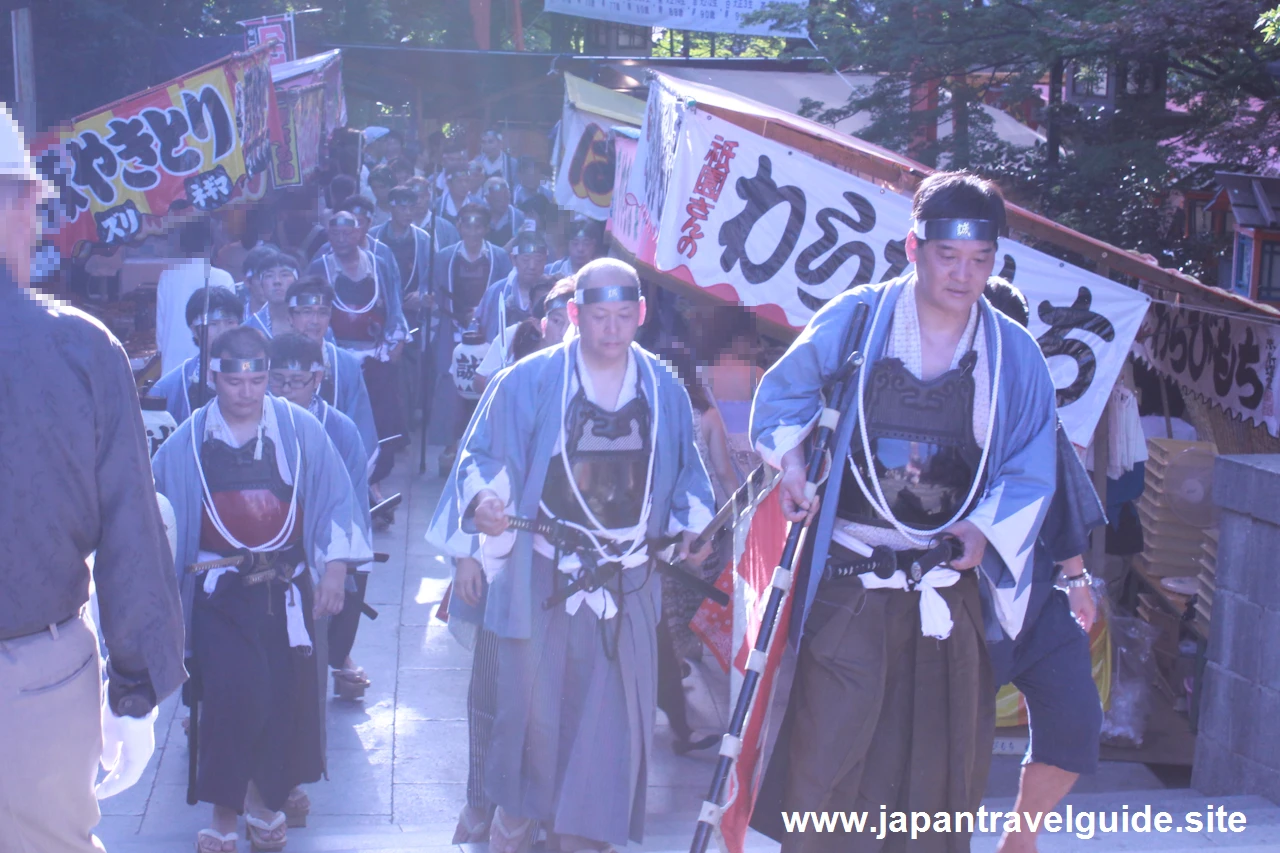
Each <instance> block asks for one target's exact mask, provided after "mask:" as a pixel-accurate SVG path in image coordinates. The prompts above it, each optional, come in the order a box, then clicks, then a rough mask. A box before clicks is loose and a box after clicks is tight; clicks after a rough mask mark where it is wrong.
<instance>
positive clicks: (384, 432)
mask: <svg viewBox="0 0 1280 853" xmlns="http://www.w3.org/2000/svg"><path fill="white" fill-rule="evenodd" d="M402 367H403V362H400V361H378V360H377V359H376V358H366V359H365V360H364V384H365V386H366V387H367V388H368V389H369V405H370V407H372V409H373V425H374V427H375V428H376V429H377V431H378V440H379V441H381V440H382V439H384V438H390V437H391V436H395V435H398V436H401V438H400V439H399V440H398V441H389V442H387V443H386V444H384V445H382V447H381V449H380V450H379V453H378V458H377V461H376V462H374V465H373V471H371V472H370V474H369V482H370V483H380V482H382V481H383V480H384V479H386V477H387V475H388V474H390V473H391V467H392V466H393V465H394V464H395V461H396V453H397V452H399V451H400V449H401V448H403V447H405V446H407V445H408V443H409V418H408V415H407V413H406V409H405V400H404V377H403V375H402Z"/></svg>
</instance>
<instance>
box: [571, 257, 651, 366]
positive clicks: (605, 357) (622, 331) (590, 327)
mask: <svg viewBox="0 0 1280 853" xmlns="http://www.w3.org/2000/svg"><path fill="white" fill-rule="evenodd" d="M631 284H634V282H632V281H631V280H630V279H628V278H627V277H626V276H623V275H621V274H618V273H614V272H611V271H608V270H601V271H599V272H597V273H596V274H595V275H594V276H592V281H591V284H590V286H591V287H606V286H609V285H621V286H623V287H625V286H628V285H631ZM579 286H581V285H579ZM644 311H645V309H644V300H643V299H641V300H640V301H639V302H593V303H591V304H589V305H578V304H576V303H572V302H571V303H569V319H570V320H571V321H573V323H574V324H575V325H577V327H578V334H579V335H580V336H581V337H582V349H583V352H584V353H585V354H587V355H588V356H591V357H594V358H597V359H600V360H602V361H615V360H617V359H620V358H624V357H625V356H626V353H627V349H628V347H630V346H631V343H632V341H634V340H635V339H636V332H638V331H639V330H640V326H641V324H643V323H644Z"/></svg>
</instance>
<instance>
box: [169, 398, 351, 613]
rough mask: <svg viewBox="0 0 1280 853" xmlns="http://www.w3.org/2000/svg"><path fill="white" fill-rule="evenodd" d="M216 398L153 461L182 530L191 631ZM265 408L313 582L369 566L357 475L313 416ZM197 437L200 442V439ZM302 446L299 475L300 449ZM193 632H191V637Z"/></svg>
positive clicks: (180, 551)
mask: <svg viewBox="0 0 1280 853" xmlns="http://www.w3.org/2000/svg"><path fill="white" fill-rule="evenodd" d="M215 404H216V400H215V401H213V402H210V403H209V404H208V405H206V406H204V407H203V408H201V409H198V410H197V411H196V413H195V415H194V416H193V417H191V418H188V419H187V420H186V421H185V422H184V423H183V424H181V425H180V426H179V427H178V428H177V430H175V431H174V433H173V435H171V436H169V438H168V440H166V441H165V443H164V444H162V445H161V446H160V449H159V450H158V451H156V455H155V456H154V457H153V458H152V460H151V469H152V473H153V474H154V475H155V480H156V491H157V492H159V493H160V494H162V495H164V496H165V497H166V498H168V499H169V503H170V504H172V505H173V513H174V518H175V520H176V521H177V525H178V545H177V548H176V549H175V552H174V571H175V572H176V573H177V576H178V584H179V587H180V589H181V591H182V606H183V611H184V613H185V614H186V617H187V620H188V621H187V624H188V629H189V628H190V619H191V603H192V596H193V593H194V590H195V582H196V577H197V576H196V575H193V574H191V573H189V572H187V570H186V567H187V566H188V565H190V564H192V563H194V562H196V560H197V554H198V553H199V551H200V523H201V515H202V506H203V500H204V498H203V493H202V488H201V484H200V477H199V474H198V472H197V470H196V464H195V455H194V454H195V451H196V449H197V447H196V441H197V440H199V441H200V442H201V443H203V438H204V433H205V421H206V418H207V416H208V413H209V410H210V408H211V407H212V406H213V405H215ZM265 405H266V406H270V407H271V408H272V411H273V413H274V416H275V420H276V425H277V429H278V432H279V437H280V440H279V442H278V443H277V447H276V453H277V459H284V460H285V463H286V464H287V466H288V471H289V473H290V475H291V477H292V480H293V485H294V487H295V488H297V489H300V492H299V493H298V498H299V506H300V508H301V510H302V513H301V514H302V544H303V552H304V554H305V557H306V561H307V565H308V567H309V568H310V570H311V573H312V578H313V580H318V578H319V575H320V573H322V572H323V571H324V570H325V566H326V564H327V563H329V562H333V561H342V562H345V563H347V564H348V565H363V564H365V563H368V562H370V561H372V560H373V548H372V546H371V545H370V541H369V538H368V536H367V535H366V533H365V528H363V526H362V524H361V522H360V510H359V508H358V507H359V506H360V504H359V503H358V502H357V499H356V496H355V493H354V492H353V490H352V488H351V477H350V475H349V474H348V473H347V468H346V465H345V464H344V463H343V460H342V458H341V457H339V456H338V452H337V451H336V450H335V449H334V447H333V444H332V443H331V442H330V441H329V437H328V435H327V434H326V433H325V430H324V427H322V426H321V425H320V422H319V421H317V420H316V419H315V418H314V417H313V416H312V415H311V413H310V412H308V411H306V410H305V409H302V408H299V407H298V406H295V405H293V404H292V403H290V402H288V401H287V400H283V399H280V398H278V397H272V396H270V395H268V396H267V397H266V398H265ZM197 437H198V438H197ZM300 440H301V442H302V449H303V452H302V459H301V469H300V470H299V466H298V465H297V464H296V463H297V462H298V457H297V453H298V443H299V441H300ZM189 636H190V634H188V637H189Z"/></svg>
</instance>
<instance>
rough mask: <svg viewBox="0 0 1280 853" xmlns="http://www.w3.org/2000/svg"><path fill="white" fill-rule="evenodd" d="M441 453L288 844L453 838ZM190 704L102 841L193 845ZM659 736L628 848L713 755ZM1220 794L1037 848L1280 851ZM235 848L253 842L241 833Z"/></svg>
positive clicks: (416, 843)
mask: <svg viewBox="0 0 1280 853" xmlns="http://www.w3.org/2000/svg"><path fill="white" fill-rule="evenodd" d="M437 453H438V450H436V449H434V448H433V449H432V450H431V452H430V453H429V456H428V460H429V462H430V463H431V465H430V467H429V470H428V473H427V474H426V475H424V476H422V477H419V476H417V458H416V453H415V454H413V458H412V459H409V458H407V457H408V455H407V454H406V455H405V457H404V458H402V459H401V461H400V463H399V465H398V466H397V471H396V472H395V474H393V476H392V478H391V480H390V482H389V483H388V485H389V486H390V488H389V490H388V493H391V492H393V491H401V492H403V493H404V495H405V501H404V503H403V504H402V505H401V508H400V510H399V511H398V513H397V518H396V524H395V525H393V526H392V528H391V529H390V530H388V531H386V532H383V533H379V534H378V535H377V541H376V547H377V549H378V550H380V551H387V552H389V553H390V554H391V560H390V562H388V563H385V564H382V565H379V566H378V567H377V569H376V571H375V573H374V574H373V575H372V577H371V578H370V582H369V589H368V603H369V604H370V605H372V606H373V607H374V608H375V609H376V610H378V612H379V617H378V619H377V620H375V621H369V620H367V619H366V620H363V623H362V625H361V627H360V634H359V637H358V638H357V642H356V648H355V657H356V660H357V661H358V662H359V663H360V664H362V665H363V666H364V667H365V669H366V671H368V673H369V675H370V677H371V678H372V680H373V686H372V687H371V688H370V690H369V692H368V693H367V694H366V696H365V699H364V701H363V702H362V703H345V702H342V701H339V700H336V699H331V701H330V703H329V720H328V728H329V777H330V781H327V782H320V783H317V784H315V785H312V786H310V787H309V789H308V790H309V793H310V796H311V800H312V803H313V810H312V813H311V818H310V823H309V825H308V827H307V828H305V829H296V830H291V831H290V840H289V845H288V848H287V849H288V850H290V851H293V853H308V851H325V853H345V851H364V850H369V851H379V853H394V851H409V850H413V851H424V852H425V853H436V851H446V850H456V848H454V847H453V846H452V845H450V843H449V842H450V838H451V836H452V833H453V826H454V821H455V819H456V816H457V813H458V810H459V809H460V808H461V806H462V804H463V802H464V799H465V787H466V786H465V783H466V775H467V724H466V690H467V682H468V678H469V668H470V664H471V659H470V654H469V653H468V652H466V651H465V650H464V649H462V648H461V647H460V646H459V645H458V643H457V642H456V641H454V640H453V638H452V637H451V635H450V634H449V633H448V630H447V629H446V627H445V625H443V624H442V623H440V622H439V621H437V620H435V619H434V613H435V609H436V606H437V605H438V604H439V601H440V598H441V595H442V594H443V592H444V589H445V586H446V584H447V579H448V576H449V571H448V568H447V566H446V563H445V561H444V559H443V558H442V557H440V556H439V555H438V554H436V553H435V552H434V551H433V550H432V549H431V548H430V547H428V546H427V544H426V542H425V541H424V540H423V538H422V533H423V531H424V530H425V529H426V526H427V522H428V520H429V518H430V515H431V512H432V511H433V509H434V508H435V505H436V501H437V499H438V496H439V492H440V489H441V487H442V485H443V481H442V480H441V479H440V478H439V477H438V476H436V474H435V464H434V463H435V458H436V455H437ZM410 463H412V464H410ZM185 715H186V711H185V709H182V708H179V707H178V703H177V701H176V699H170V700H169V701H167V702H166V703H165V704H164V705H163V707H162V709H161V715H160V720H159V724H158V727H157V740H158V747H157V750H156V755H155V757H154V758H153V759H152V761H151V764H150V766H149V767H148V768H147V772H146V774H145V775H144V776H143V778H142V780H141V782H140V783H139V784H138V785H137V786H135V787H134V788H133V789H131V790H129V791H127V792H125V793H124V794H122V795H120V796H118V797H115V798H113V799H111V800H107V801H105V802H104V803H103V804H102V805H103V814H104V816H103V820H102V824H101V825H100V827H99V830H98V834H99V837H100V838H101V839H102V841H103V842H104V843H105V845H106V847H107V850H108V851H110V853H160V851H165V852H166V853H168V851H177V850H190V849H193V846H194V839H195V833H196V831H197V830H198V829H200V828H202V827H204V826H207V825H208V824H207V821H208V806H199V807H192V806H188V805H187V803H186V778H187V776H186V774H187V749H186V738H185V736H184V734H183V731H182V727H181V718H182V717H184V716H185ZM656 740H657V742H656V744H655V751H654V756H653V758H654V762H653V768H652V772H651V776H650V780H649V781H650V789H649V797H648V809H649V816H648V823H647V831H646V839H645V842H644V844H643V845H638V846H637V845H632V846H631V847H630V848H628V849H629V850H644V851H677V850H687V849H688V845H689V840H690V838H691V832H692V828H693V826H694V820H695V818H696V815H697V808H698V805H699V804H700V803H701V801H702V798H703V797H704V796H705V795H706V788H707V783H708V781H709V779H710V775H711V768H712V764H713V759H714V756H713V755H709V754H704V755H700V756H696V757H688V756H686V757H677V756H675V755H674V754H673V753H672V751H671V749H670V735H669V732H668V731H667V730H666V728H665V726H662V725H660V726H659V727H658V730H657V738H656ZM1016 787H1017V760H1016V759H1012V758H1007V757H997V759H996V761H995V764H994V766H993V769H992V779H991V783H990V785H989V786H988V795H989V797H988V804H989V806H991V807H999V806H1005V807H1008V806H1011V805H1012V796H1013V794H1014V793H1015V792H1016ZM1205 799H1206V798H1204V797H1203V796H1201V795H1199V794H1196V793H1195V792H1192V791H1189V790H1187V789H1185V788H1181V789H1179V788H1172V789H1166V788H1165V785H1164V783H1163V782H1162V781H1161V780H1160V778H1158V777H1157V776H1156V775H1155V774H1154V773H1152V771H1151V770H1148V769H1147V768H1146V767H1145V766H1143V765H1137V764H1116V763H1108V764H1106V765H1105V766H1104V768H1103V769H1102V771H1101V772H1100V773H1099V774H1098V775H1097V776H1096V777H1093V778H1090V779H1086V780H1082V783H1081V785H1080V786H1079V790H1078V791H1077V792H1076V793H1075V794H1073V795H1072V797H1071V800H1070V802H1073V803H1075V804H1076V807H1077V808H1096V807H1102V806H1106V807H1108V808H1119V804H1120V803H1129V804H1131V807H1141V806H1142V805H1144V804H1146V803H1151V804H1152V805H1153V807H1154V808H1157V809H1158V808H1164V807H1168V808H1170V810H1172V811H1175V812H1177V813H1179V814H1180V813H1181V812H1183V811H1185V810H1187V808H1191V807H1202V806H1203V804H1204V802H1205ZM1214 802H1218V801H1216V800H1215V801H1214ZM1222 802H1224V803H1227V804H1228V807H1229V808H1236V809H1242V810H1245V811H1246V812H1247V813H1248V815H1249V820H1250V826H1251V830H1250V831H1249V832H1246V833H1244V834H1242V835H1235V836H1224V835H1221V834H1218V835H1214V836H1209V835H1207V834H1203V833H1201V834H1198V835H1195V836H1191V835H1177V836H1175V835H1166V836H1154V837H1153V836H1142V835H1126V836H1110V837H1107V838H1105V839H1099V840H1096V841H1095V842H1088V841H1081V840H1079V839H1076V838H1074V837H1073V836H1068V835H1059V836H1052V837H1048V838H1045V839H1044V840H1043V841H1042V842H1041V849H1042V850H1044V851H1046V852H1048V851H1054V853H1056V851H1066V850H1079V849H1083V847H1084V846H1086V845H1087V846H1088V848H1089V849H1106V850H1117V849H1130V848H1136V847H1144V848H1148V847H1149V848H1158V849H1160V850H1162V851H1174V850H1178V849H1188V850H1190V849H1205V848H1217V847H1220V846H1230V847H1231V849H1232V850H1233V851H1239V853H1243V851H1253V850H1257V851H1262V850H1264V849H1265V850H1276V849H1280V809H1277V808H1276V807H1275V806H1274V805H1273V804H1271V803H1269V802H1267V801H1265V800H1261V799H1259V798H1232V799H1230V800H1223V801H1222ZM241 834H242V836H243V832H242V833H241ZM995 841H996V838H995V836H994V835H985V836H978V837H975V839H974V843H973V849H974V850H975V851H981V852H982V853H988V851H992V850H994V849H995ZM478 846H479V847H480V849H481V850H483V849H484V846H483V845H478ZM777 849H778V845H776V844H774V843H773V842H771V841H769V840H768V839H764V838H762V837H760V836H754V837H753V838H752V839H750V841H749V843H748V850H749V851H751V853H757V851H760V852H761V853H763V851H770V853H772V851H776V850H777ZM241 850H244V851H247V850H248V843H247V841H245V840H243V838H242V841H241Z"/></svg>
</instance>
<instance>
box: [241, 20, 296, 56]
mask: <svg viewBox="0 0 1280 853" xmlns="http://www.w3.org/2000/svg"><path fill="white" fill-rule="evenodd" d="M236 23H237V24H239V25H240V26H242V27H244V46H245V50H253V49H254V48H255V47H258V46H259V45H264V44H271V45H272V47H271V64H272V65H280V64H281V63H284V62H292V61H293V60H295V59H297V58H298V47H297V39H296V38H295V37H294V33H293V13H292V12H286V13H285V14H283V15H267V16H265V17H262V18H254V19H253V20H252V21H236Z"/></svg>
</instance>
